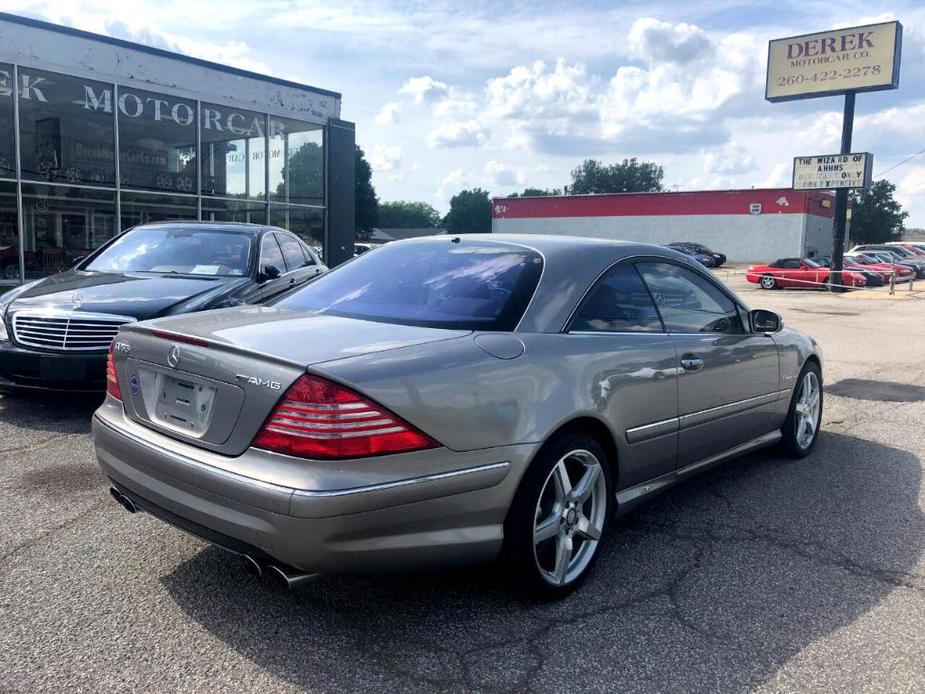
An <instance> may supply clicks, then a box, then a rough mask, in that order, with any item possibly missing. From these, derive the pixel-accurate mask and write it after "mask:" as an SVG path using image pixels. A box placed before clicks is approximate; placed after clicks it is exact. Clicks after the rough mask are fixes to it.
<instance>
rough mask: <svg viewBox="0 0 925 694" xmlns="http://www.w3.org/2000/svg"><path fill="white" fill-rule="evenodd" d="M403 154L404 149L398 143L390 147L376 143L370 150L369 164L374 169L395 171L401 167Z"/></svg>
mask: <svg viewBox="0 0 925 694" xmlns="http://www.w3.org/2000/svg"><path fill="white" fill-rule="evenodd" d="M403 156H404V151H403V150H402V148H401V147H399V146H397V145H394V146H391V147H389V146H386V145H379V144H376V145H373V148H372V149H371V150H370V152H369V164H370V166H372V167H373V170H374V171H395V170H397V169H399V168H401V160H402V157H403Z"/></svg>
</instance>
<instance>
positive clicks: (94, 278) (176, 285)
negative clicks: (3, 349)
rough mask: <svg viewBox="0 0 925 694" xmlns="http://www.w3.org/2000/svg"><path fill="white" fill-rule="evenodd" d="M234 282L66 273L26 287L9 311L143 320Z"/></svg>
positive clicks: (170, 277) (221, 278) (103, 273)
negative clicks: (81, 313)
mask: <svg viewBox="0 0 925 694" xmlns="http://www.w3.org/2000/svg"><path fill="white" fill-rule="evenodd" d="M235 281H240V280H239V279H238V278H224V277H219V278H217V277H202V278H198V277H174V276H164V275H141V274H138V275H132V274H121V273H107V272H80V271H68V272H61V273H58V274H57V275H52V276H51V277H47V278H45V279H44V280H41V281H40V282H38V283H37V284H34V285H33V286H31V287H29V288H28V289H27V290H25V291H24V292H22V293H21V294H19V295H18V296H17V297H16V298H15V299H14V300H13V302H12V304H11V305H10V310H11V311H16V310H22V309H44V308H53V309H60V310H75V309H79V310H81V311H86V312H88V313H110V314H115V315H120V316H130V317H132V318H136V319H138V320H145V319H147V318H153V317H155V316H159V315H163V314H165V313H169V312H170V311H171V310H172V309H173V308H174V307H175V306H177V305H178V304H182V303H184V302H187V301H189V300H190V299H192V298H194V297H198V296H200V295H203V294H205V293H208V292H214V291H216V290H220V289H221V288H223V287H225V286H226V285H227V284H228V283H229V282H235Z"/></svg>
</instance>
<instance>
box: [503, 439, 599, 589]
mask: <svg viewBox="0 0 925 694" xmlns="http://www.w3.org/2000/svg"><path fill="white" fill-rule="evenodd" d="M610 489H611V481H610V472H609V468H608V465H607V462H606V456H605V454H604V452H603V450H602V449H601V447H600V446H599V445H598V443H597V442H596V441H595V440H594V439H593V438H592V437H590V436H587V435H585V434H573V435H570V436H568V437H567V438H566V439H564V440H562V441H561V442H559V443H558V445H553V446H550V447H549V448H548V450H547V451H544V453H543V454H541V456H540V458H538V459H537V460H536V461H534V463H533V465H531V467H530V469H529V470H528V471H527V473H526V475H525V476H524V480H523V482H522V483H521V488H520V489H519V490H518V493H517V496H516V497H515V500H514V503H513V505H512V507H511V511H510V514H509V516H508V521H507V523H506V527H505V533H506V541H507V544H508V558H509V559H510V560H512V566H511V569H512V576H513V577H514V578H515V579H516V580H518V581H519V580H520V579H523V578H526V579H527V581H528V584H529V587H530V588H531V589H532V590H534V592H539V593H541V594H544V595H547V596H559V595H564V594H565V593H567V592H569V591H571V590H572V589H574V588H575V587H576V586H577V585H578V584H579V583H580V581H581V579H582V578H583V577H584V576H585V575H586V574H587V572H588V569H589V568H590V567H591V565H592V563H593V561H594V559H595V557H596V556H597V553H598V548H599V547H600V543H601V541H602V539H603V537H604V535H605V533H606V530H607V520H608V518H609V511H610V507H611V504H610V499H611V492H610Z"/></svg>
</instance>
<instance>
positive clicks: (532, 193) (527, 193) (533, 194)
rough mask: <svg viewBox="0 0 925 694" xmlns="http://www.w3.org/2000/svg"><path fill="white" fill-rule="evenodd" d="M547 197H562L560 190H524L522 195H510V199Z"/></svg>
mask: <svg viewBox="0 0 925 694" xmlns="http://www.w3.org/2000/svg"><path fill="white" fill-rule="evenodd" d="M547 195H562V189H561V188H524V192H523V193H512V194H511V196H510V197H512V198H540V197H544V196H547Z"/></svg>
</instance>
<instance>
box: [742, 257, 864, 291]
mask: <svg viewBox="0 0 925 694" xmlns="http://www.w3.org/2000/svg"><path fill="white" fill-rule="evenodd" d="M745 279H747V280H748V281H749V282H752V283H753V284H759V285H761V288H762V289H784V288H788V287H791V288H794V289H819V288H820V287H823V286H825V284H826V283H827V282H828V281H829V268H827V267H824V266H822V265H820V264H819V263H817V262H815V261H813V260H811V259H809V258H778V259H777V260H775V261H774V262H773V263H768V264H767V265H752V266H751V267H750V268H748V270H746V271H745ZM842 284H845V285H847V286H849V287H863V286H864V285H866V284H867V280H865V279H864V276H863V275H861V274H860V273H858V272H852V271H851V270H844V271H842Z"/></svg>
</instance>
